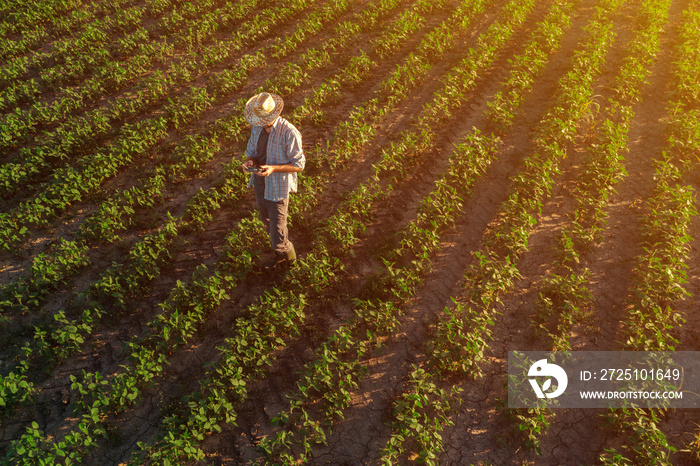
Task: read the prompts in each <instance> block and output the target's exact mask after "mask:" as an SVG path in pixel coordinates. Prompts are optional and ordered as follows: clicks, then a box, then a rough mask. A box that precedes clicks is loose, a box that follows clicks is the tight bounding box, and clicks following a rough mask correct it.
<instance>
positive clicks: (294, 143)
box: [287, 129, 306, 170]
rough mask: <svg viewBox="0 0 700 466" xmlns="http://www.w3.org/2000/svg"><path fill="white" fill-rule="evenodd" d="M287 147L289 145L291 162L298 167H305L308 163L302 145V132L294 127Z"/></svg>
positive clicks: (289, 135)
mask: <svg viewBox="0 0 700 466" xmlns="http://www.w3.org/2000/svg"><path fill="white" fill-rule="evenodd" d="M287 137H288V138H289V140H288V142H287V147H289V163H290V164H292V165H294V166H295V167H297V168H300V169H302V170H303V169H304V166H305V165H306V157H305V156H304V150H303V149H302V147H301V133H300V132H299V131H298V130H297V129H294V130H292V131H290V132H289V134H288V136H287Z"/></svg>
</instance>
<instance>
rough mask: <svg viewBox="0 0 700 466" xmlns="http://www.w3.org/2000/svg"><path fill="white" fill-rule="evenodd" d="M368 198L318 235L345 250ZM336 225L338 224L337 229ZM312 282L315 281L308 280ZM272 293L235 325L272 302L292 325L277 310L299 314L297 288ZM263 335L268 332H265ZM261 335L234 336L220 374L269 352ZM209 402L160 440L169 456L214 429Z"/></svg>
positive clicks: (269, 339) (270, 339) (268, 341)
mask: <svg viewBox="0 0 700 466" xmlns="http://www.w3.org/2000/svg"><path fill="white" fill-rule="evenodd" d="M387 162H389V166H390V167H391V166H392V165H393V164H392V162H393V160H390V159H387V160H386V161H385V163H387ZM370 180H371V181H370V184H375V183H377V182H378V179H377V177H376V176H373V177H371V178H370ZM359 192H361V193H365V194H366V195H367V194H369V196H376V195H377V193H378V192H379V191H378V190H377V189H374V188H372V187H371V186H364V187H363V188H361V189H360V190H359ZM315 194H317V193H315ZM316 197H317V196H316V195H315V196H314V199H315V198H316ZM368 200H369V199H362V200H358V201H357V202H353V201H350V202H351V203H352V205H353V206H354V207H351V208H350V209H352V210H346V209H344V211H343V212H342V215H341V216H340V217H337V219H336V218H334V219H332V220H330V221H329V222H328V223H327V226H326V227H324V228H323V230H322V231H323V233H322V234H321V236H322V237H323V236H327V237H328V238H329V240H327V241H330V244H331V245H335V246H336V247H338V246H340V247H342V248H343V249H345V248H346V247H347V246H348V245H349V244H352V243H353V242H354V240H355V238H356V236H355V235H356V233H357V232H359V231H361V229H358V225H361V223H358V217H359V222H361V220H362V219H363V218H365V217H366V215H367V209H368V206H370V205H371V202H369V203H368V202H365V201H368ZM301 205H305V203H301ZM346 207H347V206H346ZM343 219H345V220H348V221H344V220H343ZM338 227H340V230H339V228H338ZM340 241H342V242H340ZM341 245H342V246H341ZM328 273H330V271H326V272H324V273H321V274H320V275H321V276H327V275H328ZM318 274H319V272H318V271H317V272H315V273H314V276H316V275H318ZM311 283H316V281H311ZM307 286H308V285H307ZM302 289H303V288H302ZM273 295H274V299H264V302H263V303H261V306H260V307H258V306H257V305H256V306H254V308H253V309H254V310H255V312H256V314H254V315H253V317H251V316H250V315H246V316H244V317H242V318H241V319H240V320H239V322H240V323H239V324H238V325H239V326H243V327H244V328H245V329H250V326H251V325H252V324H251V323H250V322H251V321H252V322H253V323H254V324H257V323H258V321H259V319H260V318H261V317H262V315H263V314H264V315H265V316H267V311H265V312H264V313H263V309H267V308H268V307H269V306H270V305H272V303H274V304H275V309H277V310H276V314H277V319H279V321H281V322H287V323H288V325H291V323H294V324H295V325H296V323H295V322H293V321H291V320H290V316H288V315H286V314H284V313H282V314H280V312H281V311H280V310H279V309H286V308H289V309H290V311H289V313H290V314H292V315H297V314H298V313H299V311H298V305H294V306H292V304H293V303H292V301H294V300H296V299H297V295H298V291H297V290H296V287H295V289H294V290H293V291H289V292H287V293H285V294H284V295H279V294H278V293H273ZM288 302H289V305H288V306H287V305H285V304H286V303H288ZM257 313H261V315H258V314H257ZM255 316H258V317H255ZM265 318H269V317H265ZM263 328H264V327H263ZM247 332H249V333H246V334H244V336H243V337H242V338H255V337H256V336H257V338H258V339H259V338H261V336H260V335H259V334H258V333H257V332H258V331H251V330H247ZM265 334H267V332H266V333H265ZM265 334H264V335H265ZM262 338H263V340H262V341H258V342H256V341H250V340H248V342H247V343H245V344H242V343H240V340H239V339H238V338H236V339H233V340H232V341H231V343H230V344H231V345H235V346H233V347H230V348H229V349H228V351H227V353H228V355H227V356H226V357H225V362H224V363H222V364H225V369H226V371H223V369H220V370H219V369H217V372H223V373H222V374H221V376H226V375H230V376H234V375H235V374H239V375H238V376H239V377H243V376H244V375H245V372H246V370H247V369H246V367H248V364H247V362H248V361H249V360H250V358H251V357H252V355H244V354H241V351H242V350H245V349H246V348H258V349H260V348H261V347H263V348H267V349H268V351H271V350H272V349H273V348H274V343H275V341H276V339H277V338H278V337H275V336H274V335H270V336H266V337H262ZM256 352H257V351H256ZM266 354H268V353H263V354H262V355H260V356H259V357H262V358H267V357H269V356H266ZM253 355H254V354H253ZM264 360H265V359H263V361H262V362H261V361H259V360H258V362H255V360H253V361H254V362H253V363H251V364H252V366H253V367H255V368H258V367H259V366H260V365H261V364H262V363H263V362H264ZM236 361H238V363H236ZM234 366H235V367H236V369H235V370H233V374H232V373H231V369H232V368H233V367H234ZM240 372H243V374H240ZM210 384H215V387H217V389H220V388H221V386H222V384H221V383H218V382H216V380H213V381H209V382H205V383H204V386H206V387H209V386H210ZM232 385H233V386H235V387H240V386H243V383H240V382H239V383H233V384H232ZM217 393H219V392H217ZM210 401H212V400H211V397H210V396H207V395H206V394H205V395H202V396H200V397H199V402H198V404H197V406H198V407H197V412H194V413H193V415H192V417H190V420H189V421H188V422H187V423H186V424H184V425H183V428H184V429H188V430H190V429H191V431H193V432H195V433H194V434H192V435H189V434H188V433H183V435H182V436H180V435H174V434H173V433H172V432H171V433H170V434H169V435H168V436H167V438H166V439H164V441H163V444H164V445H163V446H162V448H165V452H169V453H168V454H170V455H172V454H175V455H179V454H181V453H182V451H188V452H196V451H197V450H196V449H194V447H193V446H192V445H191V442H192V440H193V439H197V438H200V437H201V436H202V435H203V434H202V432H208V431H211V430H212V429H214V425H215V424H212V422H213V421H212V420H213V419H214V418H213V417H212V416H220V415H221V414H223V413H221V412H218V413H217V411H218V409H219V408H218V407H219V406H220V404H221V402H222V401H221V400H219V401H218V402H216V403H209V402H210ZM208 406H210V407H208ZM202 410H206V412H207V413H208V414H207V415H206V416H204V415H203V414H202V412H200V411H202ZM226 414H227V418H228V417H230V416H231V414H232V413H231V411H230V410H229V411H227V413H226ZM180 430H181V431H182V429H180ZM183 444H187V445H188V447H186V448H182V447H183ZM154 454H155V453H153V452H151V453H149V456H152V455H154ZM164 454H166V453H164V452H160V453H158V457H160V456H161V455H164Z"/></svg>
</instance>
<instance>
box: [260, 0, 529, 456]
mask: <svg viewBox="0 0 700 466" xmlns="http://www.w3.org/2000/svg"><path fill="white" fill-rule="evenodd" d="M530 8H532V4H522V3H521V4H515V3H509V4H508V5H506V7H504V11H503V12H502V18H500V20H499V21H496V22H495V23H493V24H492V25H491V26H490V27H489V29H488V30H487V31H485V32H484V33H483V34H482V35H481V36H480V38H479V39H478V40H477V43H478V46H477V47H475V48H472V49H469V50H468V51H467V52H466V57H465V58H464V59H463V60H462V61H460V62H459V64H458V65H457V66H456V67H455V69H454V70H452V72H450V73H449V74H448V75H447V76H446V78H445V80H444V83H445V84H444V87H443V88H442V89H440V90H438V91H436V93H435V94H434V95H433V98H432V99H431V102H430V103H429V104H426V105H425V106H424V108H423V110H422V117H420V118H419V122H418V123H417V125H416V126H417V128H416V129H415V130H413V131H406V132H404V133H402V134H401V135H400V136H399V137H398V138H397V141H396V142H395V143H393V144H392V145H391V147H390V148H387V149H386V150H385V151H383V153H382V158H383V160H382V164H381V165H380V164H376V165H375V166H374V169H375V175H374V178H375V179H376V180H379V179H385V178H386V179H388V181H387V183H388V186H385V187H382V188H381V189H380V188H379V185H378V184H377V183H378V181H374V180H372V179H370V182H369V184H368V185H367V186H363V187H362V188H360V189H357V190H356V191H355V194H354V195H353V196H351V197H350V198H349V199H348V201H346V204H345V206H344V207H343V210H344V211H345V216H344V218H343V217H339V218H338V219H334V220H332V223H331V226H332V227H333V228H332V230H331V231H334V232H338V231H340V232H341V233H342V234H344V235H348V236H350V237H352V234H349V233H351V232H352V230H351V232H348V231H347V230H348V228H351V229H354V230H355V231H361V229H362V228H363V223H362V222H361V221H359V222H358V221H356V220H354V217H356V216H357V215H358V213H359V215H360V216H361V217H364V216H366V215H367V213H366V212H367V209H368V207H369V206H371V205H372V203H373V202H376V200H378V199H379V198H381V197H382V196H384V195H386V194H387V192H390V191H391V190H392V189H393V188H392V187H394V186H395V185H397V184H398V183H399V182H400V180H402V179H405V178H406V177H407V176H408V174H409V170H411V167H412V166H413V165H415V164H416V163H417V162H416V161H417V160H419V155H420V154H424V153H425V152H426V151H428V150H429V148H430V147H431V145H433V144H434V143H435V141H436V137H437V136H436V133H435V131H434V130H432V129H431V128H439V127H441V126H442V125H441V124H440V123H442V122H444V121H445V119H446V118H448V117H449V116H450V115H451V114H452V113H453V112H455V111H457V110H458V109H459V107H460V105H462V103H463V102H464V100H465V99H464V96H465V94H466V93H467V92H468V91H469V90H470V89H472V88H473V86H474V85H475V83H476V79H477V78H478V76H480V75H481V73H482V72H483V71H484V70H485V69H486V68H487V67H488V66H489V65H490V64H491V63H492V62H493V60H494V59H495V57H496V56H497V53H498V51H499V50H500V49H501V48H502V47H503V46H504V45H505V44H506V43H507V40H508V38H509V37H510V34H512V32H513V30H514V28H516V27H517V25H519V24H520V23H521V22H522V21H523V20H524V18H525V17H526V16H527V13H528V11H529V9H530ZM447 96H449V97H450V98H449V99H447V98H446V97H447ZM446 101H449V104H447V105H445V102H446ZM438 108H440V110H439V111H438ZM469 143H470V144H472V145H473V146H474V147H479V148H481V149H483V155H484V156H486V157H488V154H490V155H491V156H492V155H493V153H492V152H491V151H490V150H489V149H488V148H487V146H488V143H486V142H483V143H482V141H481V140H480V138H479V137H478V136H475V137H474V138H472V139H471V140H470V141H469ZM465 146H466V145H465ZM459 159H461V157H459ZM486 165H487V163H484V161H483V159H482V160H480V161H476V162H475V161H474V160H462V162H461V164H460V163H459V162H458V163H455V164H454V165H452V166H451V167H450V168H449V173H450V176H458V177H465V178H470V177H471V178H475V177H476V176H478V174H480V173H482V172H483V170H484V168H485V166H486ZM375 185H376V186H375ZM365 206H366V207H365ZM460 206H461V199H460V197H459V195H458V194H457V190H456V189H454V188H453V187H452V186H450V185H449V184H448V183H447V182H445V180H443V179H441V180H439V181H438V182H437V183H436V190H435V191H434V192H433V193H432V194H431V195H430V196H428V197H427V198H426V199H425V200H424V202H423V203H422V204H421V208H420V209H419V214H418V220H416V221H415V222H411V223H410V224H409V225H407V226H406V227H404V228H402V230H401V232H400V233H399V234H398V236H399V237H400V238H401V241H400V242H401V247H400V248H399V249H398V250H397V251H396V252H395V253H392V254H390V256H389V257H385V258H383V259H382V260H383V261H384V264H385V270H384V272H383V273H382V274H381V275H378V276H377V277H375V282H376V285H375V286H373V287H372V293H371V294H372V296H373V298H372V299H369V300H357V301H356V302H355V309H354V312H355V313H356V314H357V316H356V318H354V319H351V320H350V321H349V322H347V323H346V324H344V325H342V326H341V327H340V328H339V329H338V330H337V331H336V332H335V333H334V334H333V336H331V337H330V338H329V339H328V340H327V341H326V343H324V344H323V345H322V346H321V348H319V349H318V350H317V351H316V352H315V360H313V361H312V362H310V363H309V364H307V365H306V367H305V369H304V371H303V373H302V376H301V381H299V382H298V384H297V385H298V390H296V391H295V393H294V394H292V395H290V396H291V400H292V402H291V407H290V408H288V409H286V410H284V411H282V412H281V413H279V414H278V415H277V416H276V418H275V421H273V422H275V423H277V424H279V425H281V426H284V428H283V429H282V430H281V431H280V432H278V433H277V434H276V435H275V436H274V438H269V439H267V440H265V441H263V443H261V447H260V448H261V450H262V452H263V453H264V454H265V455H267V458H268V459H267V461H270V462H283V463H289V462H295V461H298V460H302V461H303V460H308V459H309V458H308V455H309V453H310V450H311V448H312V446H313V444H314V443H319V442H323V441H324V439H325V437H326V435H327V431H328V430H329V429H330V427H331V426H332V424H333V421H334V419H336V418H338V417H339V416H342V412H343V410H344V409H345V408H346V407H347V406H348V404H349V400H350V392H351V390H352V389H353V388H356V387H357V383H358V382H359V379H360V378H361V377H362V375H363V374H364V372H365V370H366V368H364V366H363V365H362V364H361V362H360V361H362V359H363V358H364V356H366V355H367V354H369V353H370V352H371V351H372V348H375V347H376V346H377V344H378V343H379V341H380V339H381V338H382V337H384V336H386V335H388V334H390V333H391V332H392V331H393V330H394V329H395V328H396V326H397V325H398V316H399V315H400V313H401V307H402V306H403V305H404V304H405V303H406V302H407V300H408V299H409V298H410V297H411V296H412V295H413V293H415V290H416V288H417V286H418V285H419V284H420V283H421V281H422V278H421V277H422V276H423V275H424V274H425V273H427V272H428V271H429V270H430V269H431V259H430V256H431V255H432V254H434V252H435V250H436V249H437V248H439V246H440V242H439V240H438V238H439V231H440V230H441V229H443V228H445V227H447V226H449V225H451V223H452V221H453V220H452V219H453V218H454V216H452V215H450V214H449V213H450V212H451V211H452V210H456V209H458V208H459V207H460ZM363 214H364V215H363ZM334 235H335V236H336V238H338V240H339V241H343V239H344V236H343V235H341V234H338V233H335V234H334ZM341 245H342V247H343V248H344V249H347V248H348V247H349V245H347V244H345V243H344V242H342V243H341ZM397 263H402V264H408V265H405V266H397V265H395V264H397ZM314 413H315V414H316V415H314ZM317 416H320V417H321V418H323V419H324V420H323V421H319V420H316V419H314V418H315V417H317Z"/></svg>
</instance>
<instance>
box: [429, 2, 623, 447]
mask: <svg viewBox="0 0 700 466" xmlns="http://www.w3.org/2000/svg"><path fill="white" fill-rule="evenodd" d="M620 3H621V2H608V1H604V2H602V5H600V6H599V8H598V9H597V11H596V17H595V18H594V19H593V20H592V21H591V22H590V24H589V25H588V26H587V27H586V28H585V35H584V37H583V38H582V39H581V40H580V42H579V44H580V48H579V49H578V50H577V51H576V52H575V53H574V56H573V58H572V59H571V66H572V70H571V71H569V73H567V75H565V76H564V77H563V78H562V79H561V80H560V81H559V83H558V90H557V91H556V94H555V102H554V103H553V104H552V106H551V107H550V109H549V110H548V112H547V113H546V115H545V116H544V117H543V119H542V120H541V121H540V123H539V124H538V125H537V128H536V130H535V131H536V133H535V137H534V138H533V140H534V143H535V149H534V151H533V154H532V155H531V156H530V157H528V158H527V159H526V160H525V167H524V169H522V170H521V171H520V173H518V174H517V175H516V176H515V177H514V178H513V187H512V188H511V193H510V195H509V198H508V200H507V201H506V202H505V203H504V204H503V205H502V207H501V208H500V212H499V215H498V218H499V221H498V223H497V225H495V226H494V227H493V229H492V230H491V231H490V232H489V233H488V234H487V237H486V239H485V241H484V246H483V248H482V249H481V250H480V251H475V252H474V256H475V261H474V263H473V264H472V265H470V267H469V268H468V270H467V273H466V274H465V281H464V284H463V286H464V288H465V289H466V290H468V291H466V293H465V294H466V296H465V298H464V299H460V300H457V301H456V307H454V308H446V309H445V316H444V317H443V318H441V319H440V321H439V322H438V324H437V326H436V328H435V330H434V333H433V335H432V336H431V337H429V340H428V343H427V356H428V365H429V367H431V368H432V370H437V371H439V372H440V373H442V374H444V375H446V376H447V375H449V374H459V375H466V376H475V375H479V374H480V369H479V363H480V361H482V360H483V357H484V356H483V353H484V350H485V348H486V339H487V338H489V337H490V332H491V330H490V329H489V327H490V326H491V325H493V324H494V322H495V318H496V314H497V311H496V305H497V304H498V303H499V302H500V296H501V295H502V293H504V292H505V291H506V290H508V289H509V288H510V287H511V286H512V285H513V283H514V281H515V280H516V279H517V277H519V273H518V270H517V267H516V264H517V259H518V256H519V255H520V254H521V253H522V252H523V251H525V250H526V249H527V242H528V237H529V233H530V231H531V229H532V227H533V226H534V225H535V224H536V223H537V220H536V215H538V213H539V212H540V209H541V207H542V202H543V200H544V198H545V196H546V195H548V193H549V191H550V189H551V186H552V185H553V182H554V175H555V174H556V173H557V172H558V164H559V162H560V161H561V159H562V158H563V155H564V154H565V147H566V144H568V143H569V142H571V141H573V139H574V137H575V136H576V132H577V124H578V121H580V119H581V118H582V117H583V114H584V112H585V108H586V107H585V105H584V104H585V103H586V102H587V101H588V100H589V99H590V98H591V95H592V91H591V86H592V83H593V80H594V78H595V76H596V75H597V73H599V70H600V67H601V65H602V63H603V60H604V57H605V53H606V51H607V50H608V48H609V47H610V45H611V43H612V39H613V33H612V30H611V29H612V24H611V19H610V18H611V17H612V14H613V13H614V12H615V11H616V10H617V8H618V7H619V5H620ZM539 414H540V413H535V416H534V419H533V417H532V416H521V425H520V430H522V431H523V433H524V434H526V446H529V447H535V448H536V447H537V442H536V436H535V435H534V434H535V433H536V432H538V431H539V430H541V423H543V422H546V420H545V419H544V417H542V416H540V415H539ZM523 423H524V424H523ZM528 442H529V443H528Z"/></svg>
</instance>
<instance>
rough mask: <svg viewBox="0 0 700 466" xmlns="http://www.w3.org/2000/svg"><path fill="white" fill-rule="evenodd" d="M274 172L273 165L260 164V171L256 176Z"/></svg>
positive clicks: (268, 174)
mask: <svg viewBox="0 0 700 466" xmlns="http://www.w3.org/2000/svg"><path fill="white" fill-rule="evenodd" d="M274 172H275V165H260V171H259V172H257V173H256V175H258V176H270V174H271V173H274Z"/></svg>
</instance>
